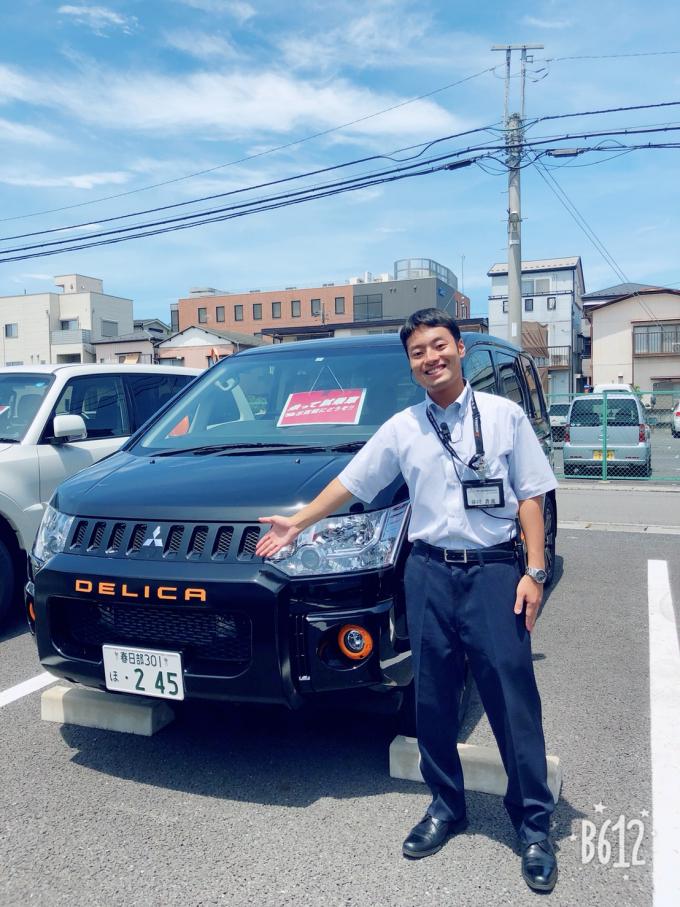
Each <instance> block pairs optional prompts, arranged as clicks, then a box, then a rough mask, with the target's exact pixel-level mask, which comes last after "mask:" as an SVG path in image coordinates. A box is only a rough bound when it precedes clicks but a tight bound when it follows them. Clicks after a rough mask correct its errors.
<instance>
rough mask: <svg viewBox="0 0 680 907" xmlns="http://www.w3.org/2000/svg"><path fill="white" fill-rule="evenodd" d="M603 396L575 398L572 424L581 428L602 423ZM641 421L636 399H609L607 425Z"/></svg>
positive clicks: (634, 423) (629, 423)
mask: <svg viewBox="0 0 680 907" xmlns="http://www.w3.org/2000/svg"><path fill="white" fill-rule="evenodd" d="M603 408H604V401H603V400H602V398H595V399H592V398H591V399H588V400H575V401H574V403H573V407H572V410H571V420H570V421H571V424H572V425H573V426H577V427H579V428H584V427H587V426H594V425H602V411H603ZM639 422H640V418H639V413H638V408H637V404H636V402H635V400H633V399H631V398H630V397H628V398H625V397H618V396H615V397H613V398H612V399H609V400H607V425H638V424H639Z"/></svg>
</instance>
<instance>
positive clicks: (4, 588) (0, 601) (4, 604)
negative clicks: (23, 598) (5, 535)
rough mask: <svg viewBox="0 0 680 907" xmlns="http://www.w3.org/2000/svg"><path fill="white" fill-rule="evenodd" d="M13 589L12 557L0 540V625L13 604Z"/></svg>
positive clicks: (14, 587) (14, 578)
mask: <svg viewBox="0 0 680 907" xmlns="http://www.w3.org/2000/svg"><path fill="white" fill-rule="evenodd" d="M15 589H16V571H15V569H14V564H13V562H12V557H11V555H10V553H9V551H8V550H7V546H6V545H5V543H4V542H3V541H2V540H0V624H2V623H3V622H4V621H5V620H6V618H7V616H8V615H9V612H10V609H11V608H12V605H13V604H14V593H15Z"/></svg>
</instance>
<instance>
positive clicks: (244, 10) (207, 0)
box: [179, 0, 256, 23]
mask: <svg viewBox="0 0 680 907" xmlns="http://www.w3.org/2000/svg"><path fill="white" fill-rule="evenodd" d="M179 2H180V3H183V4H184V5H185V6H190V7H191V8H192V9H200V10H202V11H203V12H206V13H215V14H217V15H223V16H231V17H232V18H233V19H236V21H237V22H240V23H243V22H247V21H248V19H252V18H253V16H254V15H256V10H255V7H253V6H251V4H250V3H246V2H244V0H179Z"/></svg>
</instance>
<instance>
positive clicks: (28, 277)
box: [12, 274, 54, 283]
mask: <svg viewBox="0 0 680 907" xmlns="http://www.w3.org/2000/svg"><path fill="white" fill-rule="evenodd" d="M24 280H48V281H49V282H50V283H52V281H53V280H54V275H52V274H17V276H16V277H13V278H12V281H13V282H14V283H22V282H23V281H24Z"/></svg>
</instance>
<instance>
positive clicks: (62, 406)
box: [0, 364, 200, 621]
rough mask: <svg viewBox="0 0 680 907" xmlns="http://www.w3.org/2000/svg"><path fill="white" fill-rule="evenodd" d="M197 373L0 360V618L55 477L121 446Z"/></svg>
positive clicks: (20, 576) (16, 586) (16, 590)
mask: <svg viewBox="0 0 680 907" xmlns="http://www.w3.org/2000/svg"><path fill="white" fill-rule="evenodd" d="M198 374H200V370H199V369H188V368H177V367H175V366H159V365H95V364H92V365H36V366H7V367H5V368H0V621H2V618H3V617H4V616H6V614H7V612H8V610H9V608H10V606H11V604H12V601H13V597H14V598H15V599H16V598H17V597H18V596H19V594H20V590H21V585H22V583H23V580H24V578H25V575H26V567H25V565H26V552H28V551H30V550H31V547H32V545H33V540H34V539H35V535H36V532H37V531H38V526H39V525H40V520H41V519H42V515H43V509H44V507H45V504H46V503H47V502H48V501H49V500H50V498H51V497H52V492H53V491H54V489H55V488H56V487H57V485H58V484H59V483H60V482H62V481H63V480H64V479H66V478H68V477H69V476H71V475H73V474H74V473H76V472H79V471H80V470H81V469H85V467H86V466H91V465H92V464H93V463H96V462H97V460H101V459H102V457H106V456H108V455H109V454H111V453H114V452H115V451H116V450H118V448H119V447H120V446H121V444H122V443H123V441H125V439H126V438H127V437H128V436H129V435H131V434H132V433H133V432H134V431H136V430H137V428H139V426H140V425H142V424H143V423H144V422H146V421H147V419H149V418H150V417H151V416H152V415H154V414H155V413H156V412H157V410H158V409H160V407H161V406H163V405H164V404H165V403H166V402H168V401H169V400H171V399H172V398H173V397H174V396H175V394H176V393H177V392H178V391H179V390H180V389H181V388H183V387H184V386H185V385H186V384H187V383H188V382H189V381H191V380H192V379H193V378H194V376H195V375H198Z"/></svg>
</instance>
